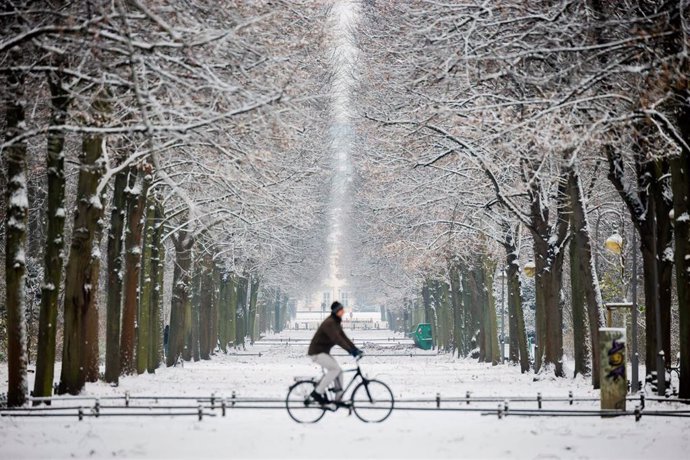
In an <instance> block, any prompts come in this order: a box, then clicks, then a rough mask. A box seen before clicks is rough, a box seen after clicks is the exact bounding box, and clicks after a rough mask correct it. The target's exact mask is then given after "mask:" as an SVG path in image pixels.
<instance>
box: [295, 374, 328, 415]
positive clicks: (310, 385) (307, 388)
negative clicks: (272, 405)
mask: <svg viewBox="0 0 690 460" xmlns="http://www.w3.org/2000/svg"><path fill="white" fill-rule="evenodd" d="M315 388H316V383H314V382H313V381H311V380H302V381H299V382H297V383H295V384H294V385H292V386H291V387H290V390H289V391H288V395H287V398H285V407H287V411H288V414H290V417H291V418H292V419H293V420H294V421H295V422H298V423H316V422H318V421H319V420H321V418H322V417H323V416H324V414H325V413H326V411H325V410H324V408H323V406H321V404H319V403H318V402H316V401H314V400H312V399H311V398H310V396H309V395H311V392H312V391H314V389H315Z"/></svg>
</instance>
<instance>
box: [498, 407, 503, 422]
mask: <svg viewBox="0 0 690 460" xmlns="http://www.w3.org/2000/svg"><path fill="white" fill-rule="evenodd" d="M502 418H503V404H499V405H498V419H499V420H500V419H502Z"/></svg>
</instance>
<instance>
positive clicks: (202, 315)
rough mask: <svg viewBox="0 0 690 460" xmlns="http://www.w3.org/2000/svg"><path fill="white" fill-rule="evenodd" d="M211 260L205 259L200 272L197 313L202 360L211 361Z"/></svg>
mask: <svg viewBox="0 0 690 460" xmlns="http://www.w3.org/2000/svg"><path fill="white" fill-rule="evenodd" d="M210 263H211V262H210V260H209V259H208V258H206V259H204V260H203V262H202V267H201V268H200V270H199V271H198V273H199V277H200V291H199V301H198V304H197V307H196V308H197V311H198V312H199V327H198V334H199V350H200V353H199V356H200V357H201V359H210V351H211V313H212V302H213V292H212V289H213V287H212V286H211V284H212V283H211V273H212V272H211V269H210V268H209V264H210Z"/></svg>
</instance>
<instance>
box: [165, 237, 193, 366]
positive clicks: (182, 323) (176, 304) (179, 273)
mask: <svg viewBox="0 0 690 460" xmlns="http://www.w3.org/2000/svg"><path fill="white" fill-rule="evenodd" d="M173 244H174V245H175V268H174V271H173V291H172V302H171V306H170V329H169V333H168V334H169V335H168V356H167V358H166V361H167V362H166V364H167V365H168V366H173V365H175V364H176V363H177V361H178V360H179V359H180V357H181V356H182V352H183V351H184V347H185V337H186V334H187V332H188V328H189V329H191V304H190V301H189V290H190V281H191V279H190V278H191V268H192V246H193V245H194V238H193V237H192V236H191V235H189V234H188V233H187V232H186V231H185V230H182V231H180V233H179V235H177V236H175V237H173ZM187 318H189V322H188V319H187Z"/></svg>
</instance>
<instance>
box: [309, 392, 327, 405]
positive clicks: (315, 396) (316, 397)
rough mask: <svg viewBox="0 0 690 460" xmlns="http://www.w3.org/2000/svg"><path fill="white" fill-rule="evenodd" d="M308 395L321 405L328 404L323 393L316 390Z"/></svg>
mask: <svg viewBox="0 0 690 460" xmlns="http://www.w3.org/2000/svg"><path fill="white" fill-rule="evenodd" d="M309 396H310V397H311V399H313V400H314V401H316V402H317V403H319V404H321V405H323V404H328V400H327V399H326V398H324V397H323V395H320V394H318V393H317V392H316V391H312V392H311V394H310V395H309Z"/></svg>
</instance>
